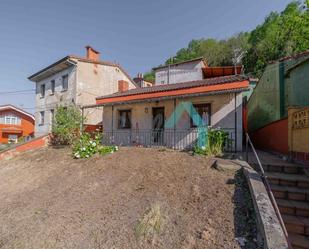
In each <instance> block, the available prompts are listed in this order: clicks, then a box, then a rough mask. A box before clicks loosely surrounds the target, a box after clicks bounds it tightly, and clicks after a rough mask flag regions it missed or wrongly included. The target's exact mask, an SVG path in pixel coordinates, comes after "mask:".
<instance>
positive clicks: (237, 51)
mask: <svg viewBox="0 0 309 249" xmlns="http://www.w3.org/2000/svg"><path fill="white" fill-rule="evenodd" d="M233 52H234V56H233V59H232V61H233V64H234V74H235V75H237V64H238V63H240V62H241V60H242V57H243V56H244V54H245V53H246V51H241V48H235V49H234V50H233Z"/></svg>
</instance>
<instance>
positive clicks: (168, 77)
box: [167, 56, 174, 84]
mask: <svg viewBox="0 0 309 249" xmlns="http://www.w3.org/2000/svg"><path fill="white" fill-rule="evenodd" d="M173 61H174V57H173V56H172V57H171V58H170V63H169V64H168V67H167V84H169V83H170V70H171V64H173Z"/></svg>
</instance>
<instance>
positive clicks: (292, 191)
mask: <svg viewBox="0 0 309 249" xmlns="http://www.w3.org/2000/svg"><path fill="white" fill-rule="evenodd" d="M270 187H271V190H272V192H273V195H274V196H275V198H278V199H288V200H293V201H307V202H309V188H297V187H287V186H280V185H274V184H271V185H270Z"/></svg>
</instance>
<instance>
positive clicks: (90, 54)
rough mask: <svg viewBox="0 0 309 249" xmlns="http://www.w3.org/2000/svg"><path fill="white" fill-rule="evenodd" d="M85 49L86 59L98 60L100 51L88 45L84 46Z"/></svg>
mask: <svg viewBox="0 0 309 249" xmlns="http://www.w3.org/2000/svg"><path fill="white" fill-rule="evenodd" d="M86 51H87V57H86V58H87V59H88V60H94V61H99V60H100V52H98V51H97V50H95V49H93V48H92V47H90V46H86Z"/></svg>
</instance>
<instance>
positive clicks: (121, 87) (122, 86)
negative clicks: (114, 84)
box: [118, 80, 129, 93]
mask: <svg viewBox="0 0 309 249" xmlns="http://www.w3.org/2000/svg"><path fill="white" fill-rule="evenodd" d="M128 90H129V83H128V82H127V81H125V80H118V92H121V93H122V92H125V91H128Z"/></svg>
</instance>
